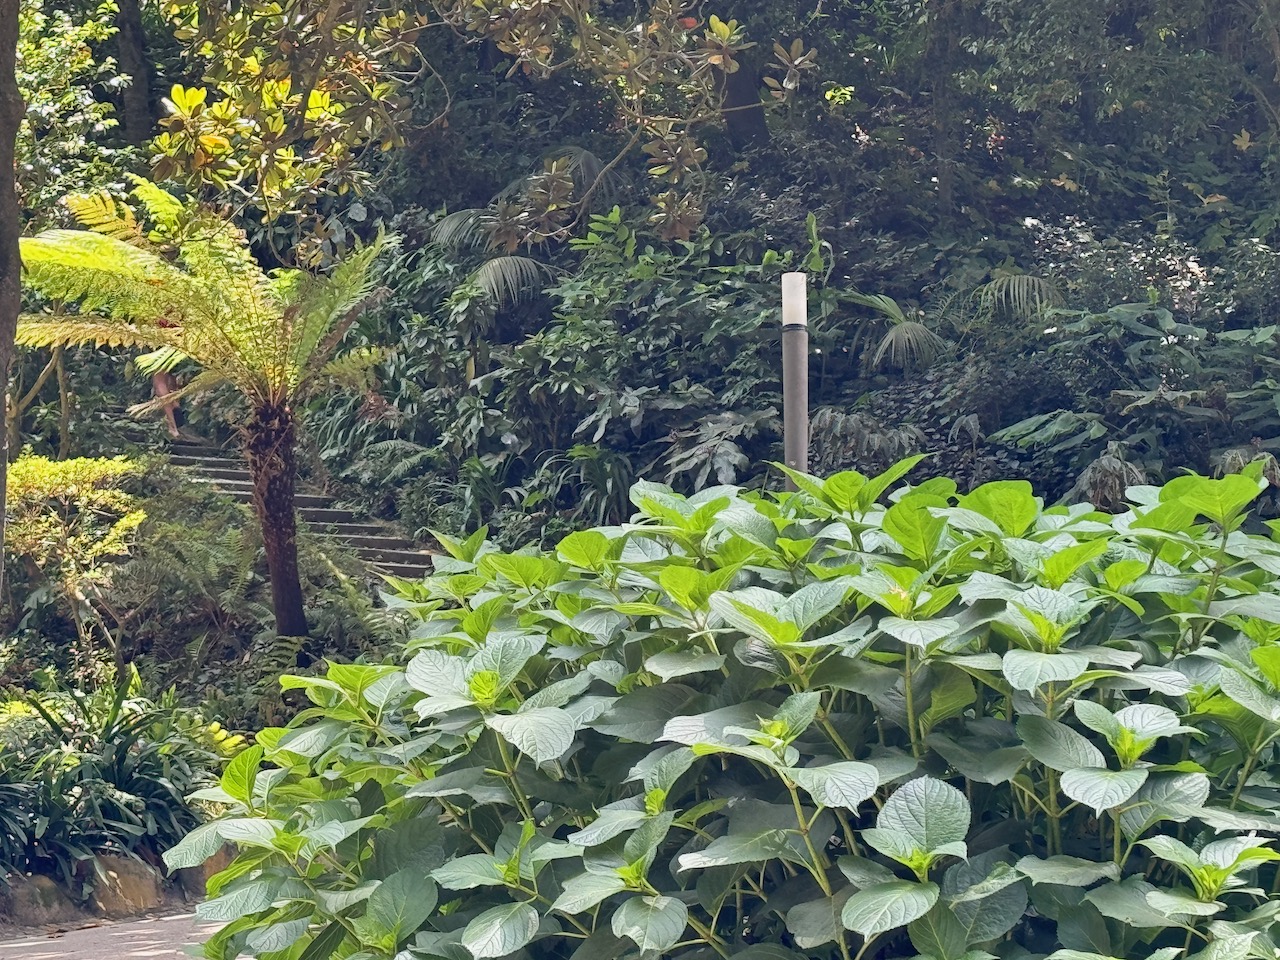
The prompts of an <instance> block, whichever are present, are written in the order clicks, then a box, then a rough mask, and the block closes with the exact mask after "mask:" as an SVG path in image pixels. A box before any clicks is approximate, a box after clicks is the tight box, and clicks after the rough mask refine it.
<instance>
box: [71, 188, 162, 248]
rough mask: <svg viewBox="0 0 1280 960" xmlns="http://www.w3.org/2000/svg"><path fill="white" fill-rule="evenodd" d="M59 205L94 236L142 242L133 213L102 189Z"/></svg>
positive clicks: (127, 241)
mask: <svg viewBox="0 0 1280 960" xmlns="http://www.w3.org/2000/svg"><path fill="white" fill-rule="evenodd" d="M63 202H64V203H65V204H66V205H67V209H68V210H70V211H71V215H72V216H73V217H75V218H76V222H77V223H79V224H80V225H81V226H84V227H86V228H88V229H89V230H92V231H94V232H95V233H101V234H103V235H104V236H108V237H111V238H112V239H114V240H120V241H122V242H124V243H132V244H142V243H143V242H144V238H143V236H142V228H141V227H140V226H139V225H138V219H137V217H135V216H134V215H133V211H132V210H130V209H129V208H128V207H127V206H125V205H124V204H120V203H117V202H116V200H115V198H114V197H112V196H111V194H109V193H107V192H106V191H105V190H98V191H95V192H94V193H87V194H78V195H72V196H69V197H67V198H66V199H65V200H64V201H63Z"/></svg>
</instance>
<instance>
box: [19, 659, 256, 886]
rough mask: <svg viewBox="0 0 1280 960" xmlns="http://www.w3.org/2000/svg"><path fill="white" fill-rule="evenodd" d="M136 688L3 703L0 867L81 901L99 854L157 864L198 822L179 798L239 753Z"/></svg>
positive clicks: (226, 739) (230, 742) (219, 735)
mask: <svg viewBox="0 0 1280 960" xmlns="http://www.w3.org/2000/svg"><path fill="white" fill-rule="evenodd" d="M137 683H138V678H137V674H136V673H134V674H133V675H132V677H131V678H130V677H125V678H124V679H123V680H122V681H121V683H120V684H119V686H118V687H104V688H102V689H101V690H100V691H98V692H97V693H92V694H86V693H83V692H80V691H76V690H70V689H53V690H48V691H42V692H39V693H32V694H31V695H29V696H27V697H24V698H13V697H5V698H4V699H0V801H2V802H0V868H3V869H4V870H5V871H9V870H14V871H21V872H26V873H31V872H33V871H39V872H42V873H45V874H48V875H52V876H54V877H56V878H58V879H59V880H61V881H62V882H63V883H64V884H65V885H66V886H67V887H68V888H69V889H71V890H73V891H75V892H76V893H79V894H82V895H83V894H86V893H87V892H88V891H90V890H92V888H93V885H94V882H95V876H94V858H95V857H96V856H97V855H99V854H115V855H117V856H121V855H129V856H138V857H142V858H143V859H146V860H149V861H152V862H156V861H157V860H158V858H159V856H160V854H162V853H163V852H164V851H165V850H167V849H169V848H170V847H172V846H173V845H174V844H176V843H178V842H179V841H180V840H181V839H182V838H183V837H184V836H185V835H186V834H187V832H188V831H190V830H191V828H192V827H194V826H195V825H196V824H197V823H199V821H200V814H199V812H198V811H197V809H196V806H195V805H194V804H193V803H191V802H189V801H188V799H187V796H188V794H190V793H191V792H193V791H194V790H195V789H196V788H198V787H200V786H202V785H204V784H206V783H208V782H209V781H210V780H211V779H213V778H215V777H216V776H217V775H218V773H219V772H220V770H221V768H222V766H223V764H224V763H225V762H226V760H227V759H228V758H230V757H231V756H232V755H234V753H235V752H236V750H237V749H239V747H240V746H241V745H242V744H243V741H244V738H243V737H239V736H232V735H230V734H228V733H227V732H226V731H225V730H223V729H222V728H221V726H220V725H219V724H217V723H212V724H211V723H208V722H207V721H205V720H204V719H203V718H202V717H201V716H200V714H198V713H196V712H193V711H190V710H184V709H181V708H178V707H177V706H175V704H174V703H173V700H172V697H166V698H164V699H163V700H162V701H161V702H160V703H155V702H152V701H150V700H147V699H146V698H144V697H142V696H140V695H139V692H138V690H137Z"/></svg>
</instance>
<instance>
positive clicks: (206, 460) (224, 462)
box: [169, 454, 248, 470]
mask: <svg viewBox="0 0 1280 960" xmlns="http://www.w3.org/2000/svg"><path fill="white" fill-rule="evenodd" d="M169 462H170V463H171V464H173V465H174V466H175V467H186V468H187V469H190V470H204V469H207V468H210V467H213V468H218V469H222V468H226V467H237V468H239V469H242V470H247V469H248V465H247V464H246V463H245V462H244V461H243V460H241V459H240V458H238V457H213V456H209V457H194V456H185V455H178V454H171V455H170V456H169Z"/></svg>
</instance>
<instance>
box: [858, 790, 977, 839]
mask: <svg viewBox="0 0 1280 960" xmlns="http://www.w3.org/2000/svg"><path fill="white" fill-rule="evenodd" d="M970 816H971V815H970V812H969V801H968V800H966V799H965V796H964V794H963V793H961V792H960V791H959V790H957V789H956V788H955V787H953V786H951V785H950V784H949V783H944V782H942V781H941V780H935V779H934V778H933V777H919V778H917V779H915V780H908V781H907V782H906V783H904V784H903V785H902V786H901V787H899V788H898V789H897V790H895V791H894V792H893V795H892V796H891V797H889V799H888V800H886V801H885V804H884V806H883V807H882V808H881V810H880V815H879V816H878V817H877V818H876V827H877V829H879V830H882V831H893V832H898V833H900V834H902V835H903V836H904V837H906V838H908V839H909V841H910V842H911V844H912V845H913V846H914V847H915V848H916V849H917V850H921V851H923V852H925V853H934V852H937V851H940V850H942V849H943V848H945V847H948V846H951V845H953V844H957V843H963V842H964V839H965V836H966V835H967V834H968V832H969V819H970Z"/></svg>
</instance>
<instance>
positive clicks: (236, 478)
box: [188, 465, 253, 484]
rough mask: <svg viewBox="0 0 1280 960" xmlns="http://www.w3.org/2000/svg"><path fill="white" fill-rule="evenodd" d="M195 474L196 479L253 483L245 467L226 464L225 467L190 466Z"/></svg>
mask: <svg viewBox="0 0 1280 960" xmlns="http://www.w3.org/2000/svg"><path fill="white" fill-rule="evenodd" d="M188 469H189V470H190V471H191V472H192V473H194V474H195V479H196V480H219V481H222V480H226V481H232V482H235V483H248V484H252V483H253V480H252V478H251V477H250V476H249V471H248V470H247V469H246V468H245V467H237V466H231V465H229V466H225V467H189V468H188Z"/></svg>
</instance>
